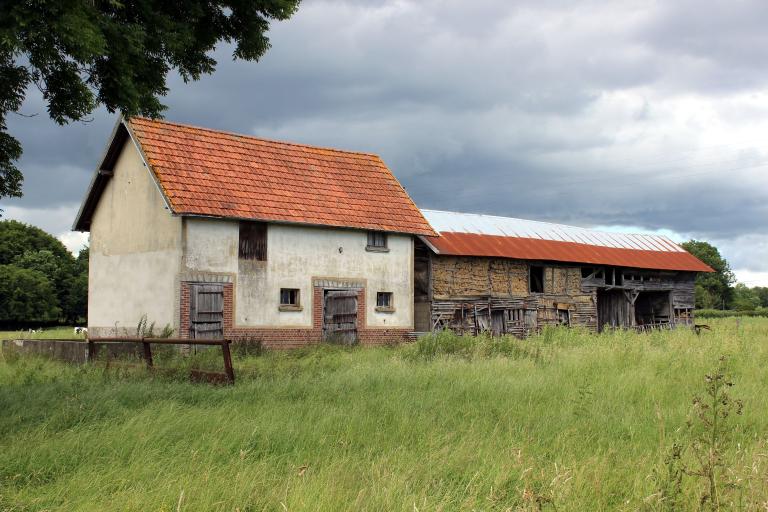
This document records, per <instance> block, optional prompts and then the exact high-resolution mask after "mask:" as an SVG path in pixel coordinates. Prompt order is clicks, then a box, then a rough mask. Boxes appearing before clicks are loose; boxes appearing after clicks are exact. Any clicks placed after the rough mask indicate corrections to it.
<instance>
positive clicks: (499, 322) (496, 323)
mask: <svg viewBox="0 0 768 512" xmlns="http://www.w3.org/2000/svg"><path fill="white" fill-rule="evenodd" d="M491 331H492V332H493V335H494V336H502V335H503V334H504V332H505V329H504V310H503V309H497V310H495V311H491Z"/></svg>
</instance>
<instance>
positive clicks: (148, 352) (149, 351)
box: [141, 338, 152, 369]
mask: <svg viewBox="0 0 768 512" xmlns="http://www.w3.org/2000/svg"><path fill="white" fill-rule="evenodd" d="M141 344H142V345H144V360H145V361H146V362H147V368H150V369H151V368H152V348H151V347H150V345H149V342H148V341H146V338H141Z"/></svg>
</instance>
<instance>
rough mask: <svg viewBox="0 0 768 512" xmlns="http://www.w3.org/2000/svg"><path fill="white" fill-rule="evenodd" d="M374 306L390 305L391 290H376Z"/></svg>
mask: <svg viewBox="0 0 768 512" xmlns="http://www.w3.org/2000/svg"><path fill="white" fill-rule="evenodd" d="M376 306H377V307H380V308H391V307H392V292H377V293H376Z"/></svg>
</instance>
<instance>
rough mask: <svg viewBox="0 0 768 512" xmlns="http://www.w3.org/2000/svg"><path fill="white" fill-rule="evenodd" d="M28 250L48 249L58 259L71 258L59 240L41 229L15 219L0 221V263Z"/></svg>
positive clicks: (2, 263) (7, 261) (5, 263)
mask: <svg viewBox="0 0 768 512" xmlns="http://www.w3.org/2000/svg"><path fill="white" fill-rule="evenodd" d="M30 251H32V252H34V251H50V252H51V253H52V254H53V256H55V257H56V258H59V259H71V258H72V255H71V254H70V253H69V251H68V250H67V248H66V247H65V246H64V244H63V243H61V241H60V240H58V239H57V238H55V237H54V236H51V235H50V234H48V233H46V232H45V231H43V230H42V229H40V228H37V227H35V226H30V225H28V224H24V223H23V222H19V221H16V220H3V221H0V265H7V264H9V263H13V261H14V260H15V259H16V258H18V257H20V256H22V255H23V254H24V253H26V252H30Z"/></svg>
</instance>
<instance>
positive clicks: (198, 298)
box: [189, 284, 224, 338]
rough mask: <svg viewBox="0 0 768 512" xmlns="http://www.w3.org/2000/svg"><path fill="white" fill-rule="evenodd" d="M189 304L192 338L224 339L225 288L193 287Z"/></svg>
mask: <svg viewBox="0 0 768 512" xmlns="http://www.w3.org/2000/svg"><path fill="white" fill-rule="evenodd" d="M191 292H192V293H191V294H190V304H189V316H190V318H189V328H190V333H189V336H190V338H223V337H224V287H223V286H222V285H220V284H195V285H192V290H191Z"/></svg>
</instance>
